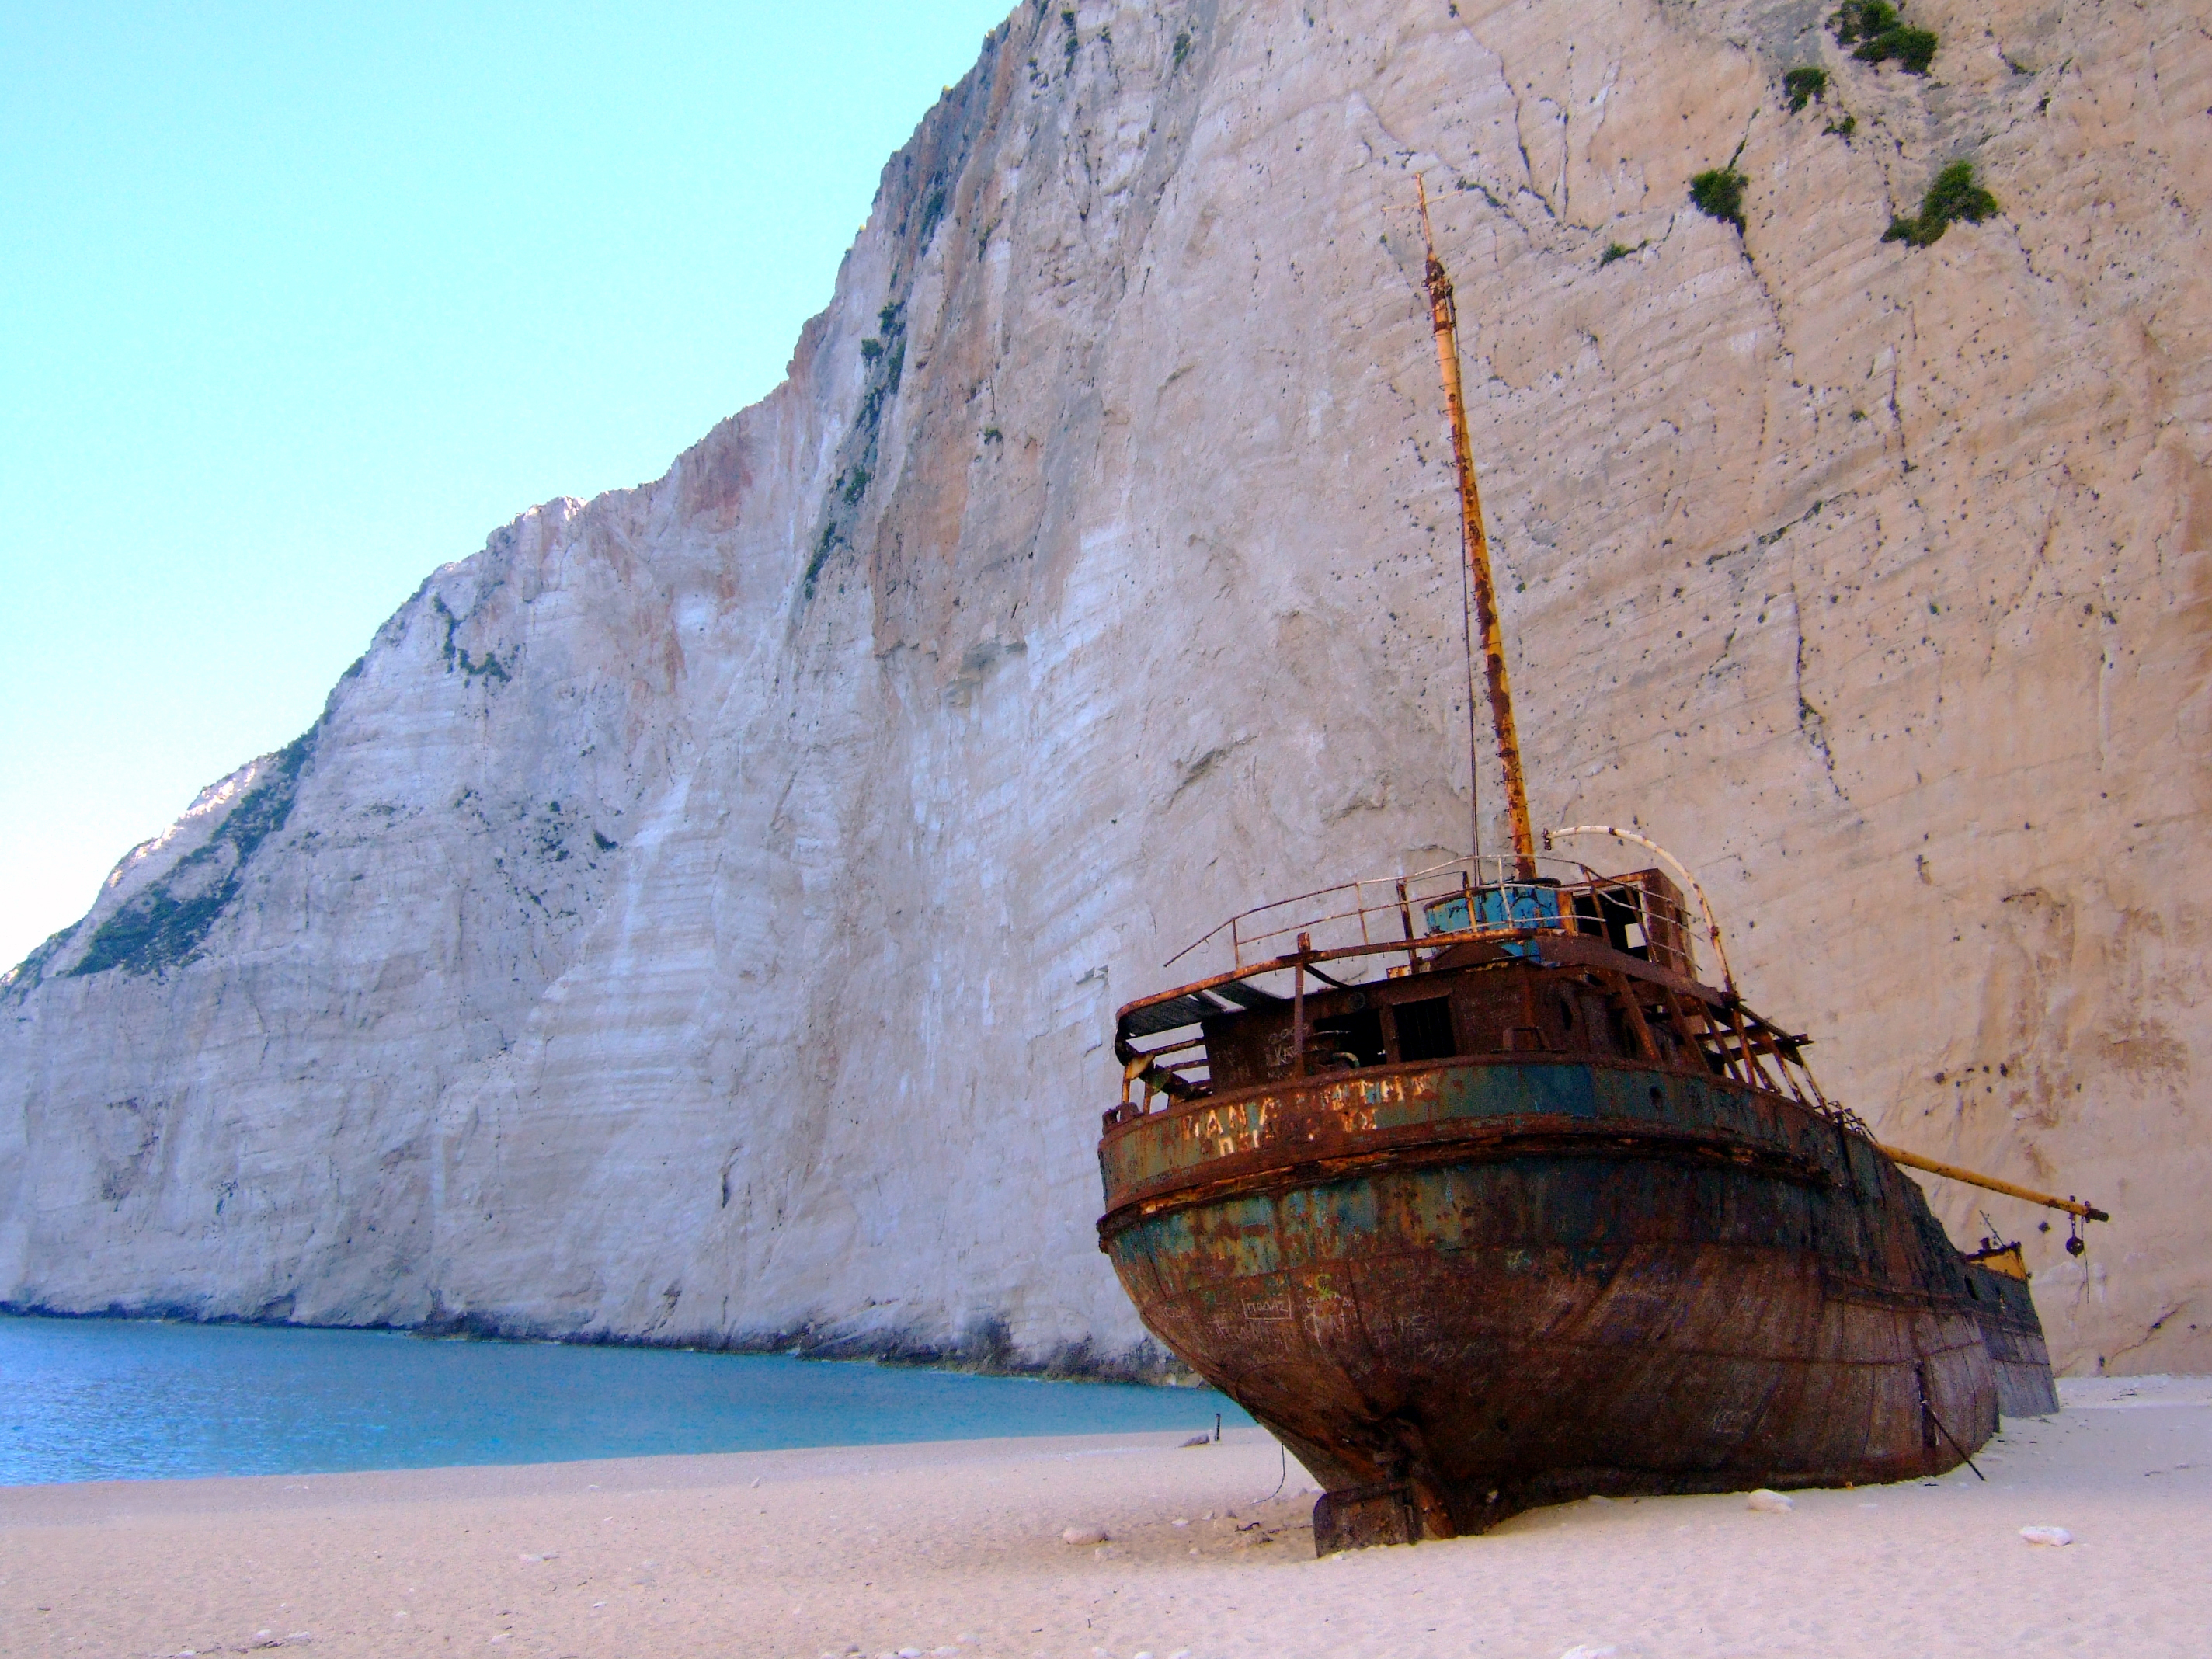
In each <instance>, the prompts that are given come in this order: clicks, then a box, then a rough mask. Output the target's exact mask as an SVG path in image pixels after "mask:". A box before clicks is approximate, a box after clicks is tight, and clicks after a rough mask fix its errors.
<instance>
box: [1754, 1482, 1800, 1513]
mask: <svg viewBox="0 0 2212 1659" xmlns="http://www.w3.org/2000/svg"><path fill="white" fill-rule="evenodd" d="M1743 1506H1744V1508H1746V1509H1747V1510H1758V1511H1759V1513H1760V1514H1761V1515H1787V1514H1789V1513H1790V1510H1794V1509H1796V1507H1797V1504H1796V1499H1794V1498H1784V1496H1783V1495H1782V1494H1781V1493H1780V1492H1769V1491H1768V1490H1767V1489H1766V1488H1765V1487H1764V1486H1761V1487H1760V1488H1759V1490H1758V1491H1757V1492H1753V1493H1752V1494H1751V1496H1750V1497H1748V1498H1745V1499H1744V1500H1743Z"/></svg>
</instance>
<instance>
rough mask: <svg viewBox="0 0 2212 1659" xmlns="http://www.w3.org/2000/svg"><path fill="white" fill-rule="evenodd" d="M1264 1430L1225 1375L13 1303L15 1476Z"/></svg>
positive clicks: (1, 1442)
mask: <svg viewBox="0 0 2212 1659" xmlns="http://www.w3.org/2000/svg"><path fill="white" fill-rule="evenodd" d="M1216 1412H1219V1413H1221V1414H1222V1418H1223V1420H1224V1422H1225V1423H1226V1424H1228V1425H1232V1426H1233V1425H1242V1424H1246V1423H1249V1422H1250V1421H1251V1419H1250V1418H1249V1417H1247V1416H1246V1415H1245V1414H1244V1413H1243V1412H1242V1411H1240V1410H1238V1409H1237V1407H1236V1406H1234V1405H1233V1404H1231V1402H1230V1401H1228V1400H1226V1399H1225V1398H1224V1397H1223V1396H1221V1395H1218V1394H1215V1393H1213V1392H1212V1390H1211V1389H1144V1388H1133V1387H1127V1386H1123V1385H1121V1384H1115V1383H1036V1382H1030V1381H1027V1380H1024V1379H1021V1378H1015V1377H1000V1376H960V1375H957V1374H956V1373H953V1372H949V1371H925V1370H911V1369H908V1368H906V1367H903V1366H879V1365H872V1364H824V1363H823V1362H820V1361H815V1360H804V1359H787V1358H781V1357H777V1356H771V1355H751V1354H708V1353H678V1352H668V1351H665V1350H658V1349H640V1348H586V1347H568V1346H556V1345H552V1344H543V1343H528V1342H466V1341H450V1342H448V1341H425V1340H422V1339H420V1338H417V1337H411V1336H401V1335H395V1334H390V1333H386V1332H381V1331H311V1330H287V1329H282V1328H276V1329H270V1328H260V1327H248V1326H236V1325H178V1324H168V1323H164V1322H156V1321H150V1320H143V1321H142V1320H126V1319H18V1318H10V1317H7V1316H0V1486H22V1485H28V1484H31V1483H33V1482H39V1481H48V1480H143V1479H149V1478H155V1477H169V1476H183V1475H207V1474H310V1473H324V1472H328V1471H334V1470H340V1469H408V1468H430V1467H433V1466H435V1465H438V1464H449V1463H550V1462H565V1461H568V1460H570V1459H575V1458H590V1457H641V1456H646V1455H652V1454H654V1453H659V1452H719V1451H760V1450H766V1449H774V1448H777V1447H787V1446H855V1445H877V1444H882V1443H886V1442H891V1441H901V1440H973V1439H980V1438H984V1437H990V1436H995V1435H1030V1434H1124V1433H1133V1432H1139V1431H1176V1430H1181V1431H1196V1430H1198V1429H1200V1428H1206V1429H1210V1428H1212V1426H1213V1414H1214V1413H1216Z"/></svg>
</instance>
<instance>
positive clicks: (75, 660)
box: [0, 0, 1011, 967]
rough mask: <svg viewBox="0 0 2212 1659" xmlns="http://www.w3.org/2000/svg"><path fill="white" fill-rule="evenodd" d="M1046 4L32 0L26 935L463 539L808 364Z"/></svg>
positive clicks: (3, 326)
mask: <svg viewBox="0 0 2212 1659" xmlns="http://www.w3.org/2000/svg"><path fill="white" fill-rule="evenodd" d="M1010 5H1011V0H842V3H837V0H815V3H812V4H808V5H805V6H800V5H794V4H787V3H775V4H769V3H760V0H729V3H725V4H721V5H683V4H653V3H630V4H627V5H623V6H620V7H616V6H601V7H589V6H583V5H577V4H563V3H544V0H541V3H537V4H533V5H531V6H528V7H524V6H520V5H515V6H489V5H485V6H468V5H437V6H431V5H412V4H383V5H379V6H376V7H368V6H340V5H315V6H300V5H294V4H275V3H271V4H267V5H260V6H253V5H237V4H207V5H193V6H189V7H188V6H185V5H182V4H173V5H167V6H157V5H150V4H149V5H145V6H139V7H124V6H104V5H99V4H78V5H69V6H58V5H51V4H40V5H25V4H21V3H17V0H0V707H3V708H4V709H5V718H4V722H0V967H4V966H5V965H7V964H10V963H14V962H15V961H16V960H17V959H19V958H20V957H22V956H23V955H24V954H26V953H27V951H29V950H30V949H31V948H32V947H33V945H36V944H37V943H38V942H39V941H40V939H43V938H45V937H46V934H48V933H52V931H53V930H55V929H56V928H58V927H63V926H64V925H66V924H67V923H69V922H70V921H74V920H76V917H77V916H79V915H82V913H83V911H84V910H85V909H86V908H87V907H88V905H89V904H90V902H91V901H92V898H93V896H94V892H95V891H96V890H97V888H98V886H99V883H100V878H102V877H103V876H104V875H105V874H106V872H107V870H108V868H109V866H111V865H112V863H113V862H114V860H116V859H117V858H118V857H119V856H120V855H121V854H123V853H124V852H125V851H126V850H127V849H128V848H130V847H131V846H132V845H134V844H135V843H136V842H139V841H141V840H143V839H144V838H145V837H146V836H150V835H153V834H155V832H157V831H158V830H160V829H161V828H162V827H163V826H164V825H166V824H167V823H169V821H170V820H171V819H173V817H175V816H176V815H177V814H178V813H179V811H182V810H183V809H184V807H185V805H187V804H188V803H189V802H190V801H191V798H192V796H193V795H194V794H195V793H197V791H198V790H199V789H200V788H201V787H203V786H204V785H205V784H207V783H210V782H211V781H214V780H215V779H216V778H217V777H220V776H221V775H223V774H224V773H226V772H228V771H229V770H230V769H232V768H234V767H235V766H237V765H239V764H240V763H242V762H245V761H246V760H249V759H251V758H252V757H253V756H255V755H257V754H258V753H261V752H262V751H264V750H269V749H272V748H275V747H276V746H277V745H279V744H283V743H286V742H289V740H290V739H291V738H294V737H295V736H297V735H298V734H299V733H300V732H301V731H303V730H304V729H306V727H307V726H308V724H309V723H310V722H311V721H312V720H313V719H314V717H315V715H316V714H317V713H318V712H319V710H320V708H321V706H322V701H323V697H324V695H325V692H326V691H327V690H329V688H330V686H331V683H332V682H333V681H334V680H336V679H337V676H338V674H339V673H340V671H342V670H343V669H344V667H345V665H347V664H348V663H349V662H350V661H352V660H353V659H354V658H355V657H356V656H357V655H359V654H360V653H361V651H362V648H363V647H365V646H366V645H367V644H368V640H369V636H370V635H371V634H372V633H374V630H375V629H376V628H377V626H378V624H379V623H381V622H382V621H383V620H384V619H385V617H387V616H388V615H390V614H391V612H392V611H393V610H394V609H395V608H397V606H398V605H399V603H400V602H401V601H402V600H403V599H405V598H406V597H407V595H408V594H409V593H410V592H413V590H414V588H415V586H416V584H417V583H419V582H420V581H421V580H422V577H423V576H424V575H425V574H428V572H429V571H430V570H431V569H432V568H435V567H436V566H437V565H440V564H442V563H444V562H447V561H448V560H451V559H455V558H459V557H462V556H465V555H467V554H469V553H471V552H473V551H475V550H476V549H477V548H478V547H480V546H481V545H482V544H483V538H484V537H485V535H486V533H487V532H489V531H490V530H491V529H493V528H494V527H495V526H498V525H501V524H503V523H505V522H506V521H507V520H508V519H510V518H512V517H513V515H514V514H515V513H518V512H520V510H522V509H523V508H525V507H529V506H531V505H532V504H534V503H536V502H538V501H544V500H545V499H547V498H549V497H550V496H554V495H584V496H588V495H594V494H596V493H598V492H599V491H600V490H603V489H611V488H616V487H619V486H623V485H627V484H632V483H639V482H641V481H642V480H645V479H647V478H652V477H658V476H659V474H660V473H661V472H662V471H665V469H666V467H667V465H668V463H669V462H670V461H671V459H673V458H674V457H675V455H676V454H677V453H678V451H679V450H681V449H683V448H684V447H685V446H686V445H688V444H690V442H692V441H694V440H695V439H696V438H698V437H699V436H700V435H702V434H703V433H704V432H705V431H706V430H707V429H708V428H709V427H710V426H712V425H713V424H714V422H716V421H718V420H720V418H721V417H722V416H726V415H728V414H730V413H732V411H734V410H738V409H740V408H742V407H744V405H745V404H749V403H751V402H753V401H754V400H755V399H757V398H759V397H760V396H761V395H762V394H763V393H764V392H767V391H768V390H769V388H770V387H771V386H774V385H775V382H776V381H777V380H780V379H781V376H782V373H783V368H784V365H785V363H786V362H787V360H788V358H789V356H790V351H791V348H792V345H793V342H794V341H795V340H796V339H797V337H798V332H799V325H800V324H801V323H802V322H803V321H804V320H805V319H806V318H807V317H808V316H810V315H811V314H812V313H814V312H816V311H817V310H819V309H820V308H821V307H823V305H824V304H825V303H827V301H828V300H829V291H830V284H831V282H832V280H833V278H834V277H835V275H836V268H837V262H838V260H839V258H841V257H842V254H843V252H844V251H845V249H846V247H847V246H848V245H849V244H850V242H851V240H852V238H853V234H854V231H855V230H856V229H857V228H859V226H860V222H861V221H862V220H863V219H865V218H866V216H867V211H868V204H869V202H870V199H871V198H872V196H873V195H874V192H875V185H876V179H877V175H878V173H879V172H880V171H881V169H882V167H883V164H884V161H885V160H886V159H887V158H888V157H889V155H890V152H891V151H892V150H893V149H896V147H897V146H898V145H900V144H901V143H904V142H905V140H906V139H907V137H908V135H909V134H910V133H911V132H912V131H913V130H914V126H915V123H916V122H917V121H919V120H920V119H921V116H922V114H923V113H924V112H926V111H927V109H928V107H929V106H930V105H931V104H932V103H933V101H934V100H936V98H937V96H938V94H939V91H940V90H941V89H942V88H944V87H945V85H947V84H949V83H950V82H953V81H955V80H957V79H958V78H959V77H960V76H962V75H963V74H965V73H966V72H967V70H968V69H969V66H970V65H971V64H973V63H974V62H975V57H976V54H977V52H978V49H979V47H980V46H981V40H982V37H983V35H984V33H985V32H986V31H987V30H988V29H990V28H991V27H994V26H995V25H996V24H997V22H998V21H1000V19H1001V18H1002V17H1004V16H1005V15H1006V12H1007V11H1008V9H1010Z"/></svg>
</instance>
